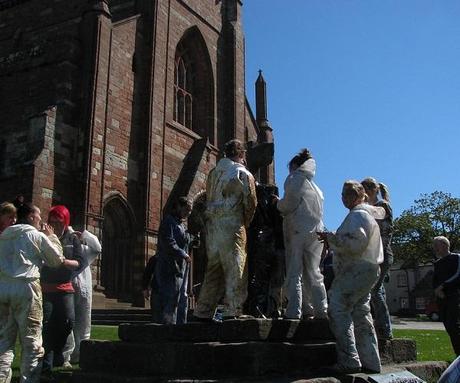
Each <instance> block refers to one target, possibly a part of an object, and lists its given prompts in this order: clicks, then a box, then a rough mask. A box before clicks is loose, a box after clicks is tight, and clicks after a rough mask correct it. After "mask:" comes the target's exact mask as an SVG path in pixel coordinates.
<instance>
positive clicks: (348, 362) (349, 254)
mask: <svg viewBox="0 0 460 383" xmlns="http://www.w3.org/2000/svg"><path fill="white" fill-rule="evenodd" d="M327 240H328V242H329V245H330V247H331V248H332V249H333V250H334V253H335V256H334V261H333V262H334V274H335V278H334V281H333V282H332V286H331V289H330V290H329V309H328V313H329V321H330V326H331V330H332V331H333V333H334V335H335V337H336V347H337V362H338V364H339V365H340V366H341V367H342V368H344V369H355V368H359V367H363V368H366V369H369V370H372V371H380V368H381V366H380V356H379V352H378V344H377V337H376V334H375V330H374V325H373V323H372V316H371V313H370V303H369V302H370V292H371V289H372V286H373V285H374V284H375V282H376V281H377V279H378V275H379V263H381V262H382V261H383V248H382V241H381V239H380V231H379V228H378V225H377V223H376V221H375V219H374V218H373V217H372V216H371V215H370V214H369V213H368V212H367V211H366V207H365V206H363V205H358V206H356V207H354V208H353V209H351V210H350V213H349V214H348V215H347V217H346V218H345V220H344V221H343V223H342V225H341V226H340V227H339V229H338V230H337V232H336V233H335V234H334V233H330V234H328V238H327Z"/></svg>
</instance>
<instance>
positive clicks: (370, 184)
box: [361, 177, 390, 202]
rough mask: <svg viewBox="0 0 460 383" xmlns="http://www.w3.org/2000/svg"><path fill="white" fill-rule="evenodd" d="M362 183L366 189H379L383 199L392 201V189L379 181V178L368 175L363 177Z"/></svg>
mask: <svg viewBox="0 0 460 383" xmlns="http://www.w3.org/2000/svg"><path fill="white" fill-rule="evenodd" d="M361 185H363V186H364V189H366V190H375V189H377V191H378V192H380V195H381V196H382V199H383V200H385V201H388V202H390V191H389V190H388V187H387V186H386V185H385V184H383V183H381V182H377V180H376V179H375V178H374V177H367V178H365V179H363V180H362V181H361Z"/></svg>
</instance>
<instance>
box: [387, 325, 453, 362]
mask: <svg viewBox="0 0 460 383" xmlns="http://www.w3.org/2000/svg"><path fill="white" fill-rule="evenodd" d="M393 335H394V337H395V338H409V339H414V340H415V341H416V342H417V360H418V361H425V360H440V361H447V362H449V363H450V362H452V361H453V360H454V359H455V354H454V350H453V349H452V345H451V343H450V338H449V335H447V332H445V331H444V330H396V329H395V330H393Z"/></svg>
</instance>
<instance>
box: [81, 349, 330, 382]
mask: <svg viewBox="0 0 460 383" xmlns="http://www.w3.org/2000/svg"><path fill="white" fill-rule="evenodd" d="M335 358H336V354H335V344H334V343H333V342H323V343H308V344H306V343H303V344H298V343H289V342H282V343H272V342H241V343H220V342H204V343H192V342H191V343H186V342H164V343H162V344H161V345H160V344H155V343H147V344H146V343H130V342H102V341H89V342H86V344H85V345H82V353H81V357H80V367H81V369H82V370H83V371H85V370H87V371H92V372H94V371H97V372H102V373H110V374H114V375H124V376H130V375H131V376H138V375H140V376H156V377H168V378H172V377H176V378H182V377H189V378H190V377H191V378H194V377H199V378H206V377H207V378H214V377H244V376H263V375H270V374H276V373H279V374H282V373H285V372H286V371H289V372H290V373H293V374H309V373H311V368H312V367H313V366H321V365H329V364H333V363H334V362H335ZM133 372H135V374H133Z"/></svg>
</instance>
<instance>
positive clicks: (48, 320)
mask: <svg viewBox="0 0 460 383" xmlns="http://www.w3.org/2000/svg"><path fill="white" fill-rule="evenodd" d="M73 295H74V294H73V293H64V292H59V293H44V294H43V347H44V349H45V356H44V357H43V371H50V370H51V369H52V368H53V367H59V366H62V365H63V364H64V355H63V352H64V347H65V344H66V342H67V337H68V336H69V334H70V332H71V331H72V328H73V325H74V323H75V308H74V300H73Z"/></svg>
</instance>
